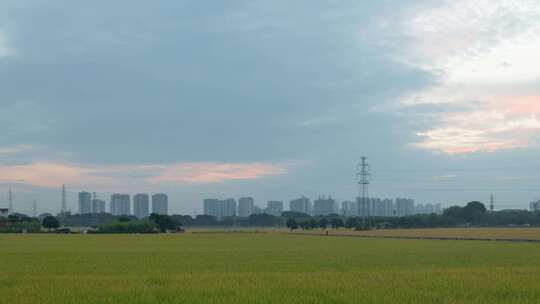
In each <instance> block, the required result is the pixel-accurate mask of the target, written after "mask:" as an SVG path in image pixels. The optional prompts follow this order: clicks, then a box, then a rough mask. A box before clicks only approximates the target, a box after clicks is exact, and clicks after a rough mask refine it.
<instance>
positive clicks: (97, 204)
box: [92, 199, 105, 214]
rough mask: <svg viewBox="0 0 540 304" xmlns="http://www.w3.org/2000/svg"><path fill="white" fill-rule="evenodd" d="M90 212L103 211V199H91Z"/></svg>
mask: <svg viewBox="0 0 540 304" xmlns="http://www.w3.org/2000/svg"><path fill="white" fill-rule="evenodd" d="M92 213H94V214H98V213H105V201H102V200H100V199H93V200H92Z"/></svg>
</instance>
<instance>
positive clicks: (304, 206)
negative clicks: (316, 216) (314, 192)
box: [289, 197, 311, 214]
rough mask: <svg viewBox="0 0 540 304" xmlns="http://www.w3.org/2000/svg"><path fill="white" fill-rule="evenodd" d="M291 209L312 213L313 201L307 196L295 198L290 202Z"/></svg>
mask: <svg viewBox="0 0 540 304" xmlns="http://www.w3.org/2000/svg"><path fill="white" fill-rule="evenodd" d="M289 210H290V211H294V212H300V213H305V214H311V202H310V201H309V198H307V197H301V198H297V199H293V200H291V201H290V202H289Z"/></svg>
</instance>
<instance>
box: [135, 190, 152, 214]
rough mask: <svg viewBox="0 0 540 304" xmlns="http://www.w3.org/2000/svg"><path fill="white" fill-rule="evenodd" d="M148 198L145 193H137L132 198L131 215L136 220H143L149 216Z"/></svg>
mask: <svg viewBox="0 0 540 304" xmlns="http://www.w3.org/2000/svg"><path fill="white" fill-rule="evenodd" d="M149 201H150V199H149V197H148V194H146V193H138V194H135V196H134V197H133V213H134V214H135V216H136V217H137V218H145V217H148V215H149V213H148V212H149Z"/></svg>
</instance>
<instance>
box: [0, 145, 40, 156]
mask: <svg viewBox="0 0 540 304" xmlns="http://www.w3.org/2000/svg"><path fill="white" fill-rule="evenodd" d="M32 150H34V146H32V145H13V146H4V147H2V146H0V156H6V155H13V154H18V153H22V152H28V151H32Z"/></svg>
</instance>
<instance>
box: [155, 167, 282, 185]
mask: <svg viewBox="0 0 540 304" xmlns="http://www.w3.org/2000/svg"><path fill="white" fill-rule="evenodd" d="M285 172H286V170H285V168H284V167H283V166H276V165H272V164H266V163H258V162H255V163H247V164H242V163H212V162H205V163H181V164H175V165H173V166H169V167H167V168H165V169H164V170H163V172H162V173H161V174H160V175H159V176H156V177H155V178H153V179H152V181H153V182H172V183H215V182H223V181H227V180H242V179H257V178H261V177H264V176H268V175H277V174H283V173H285Z"/></svg>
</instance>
